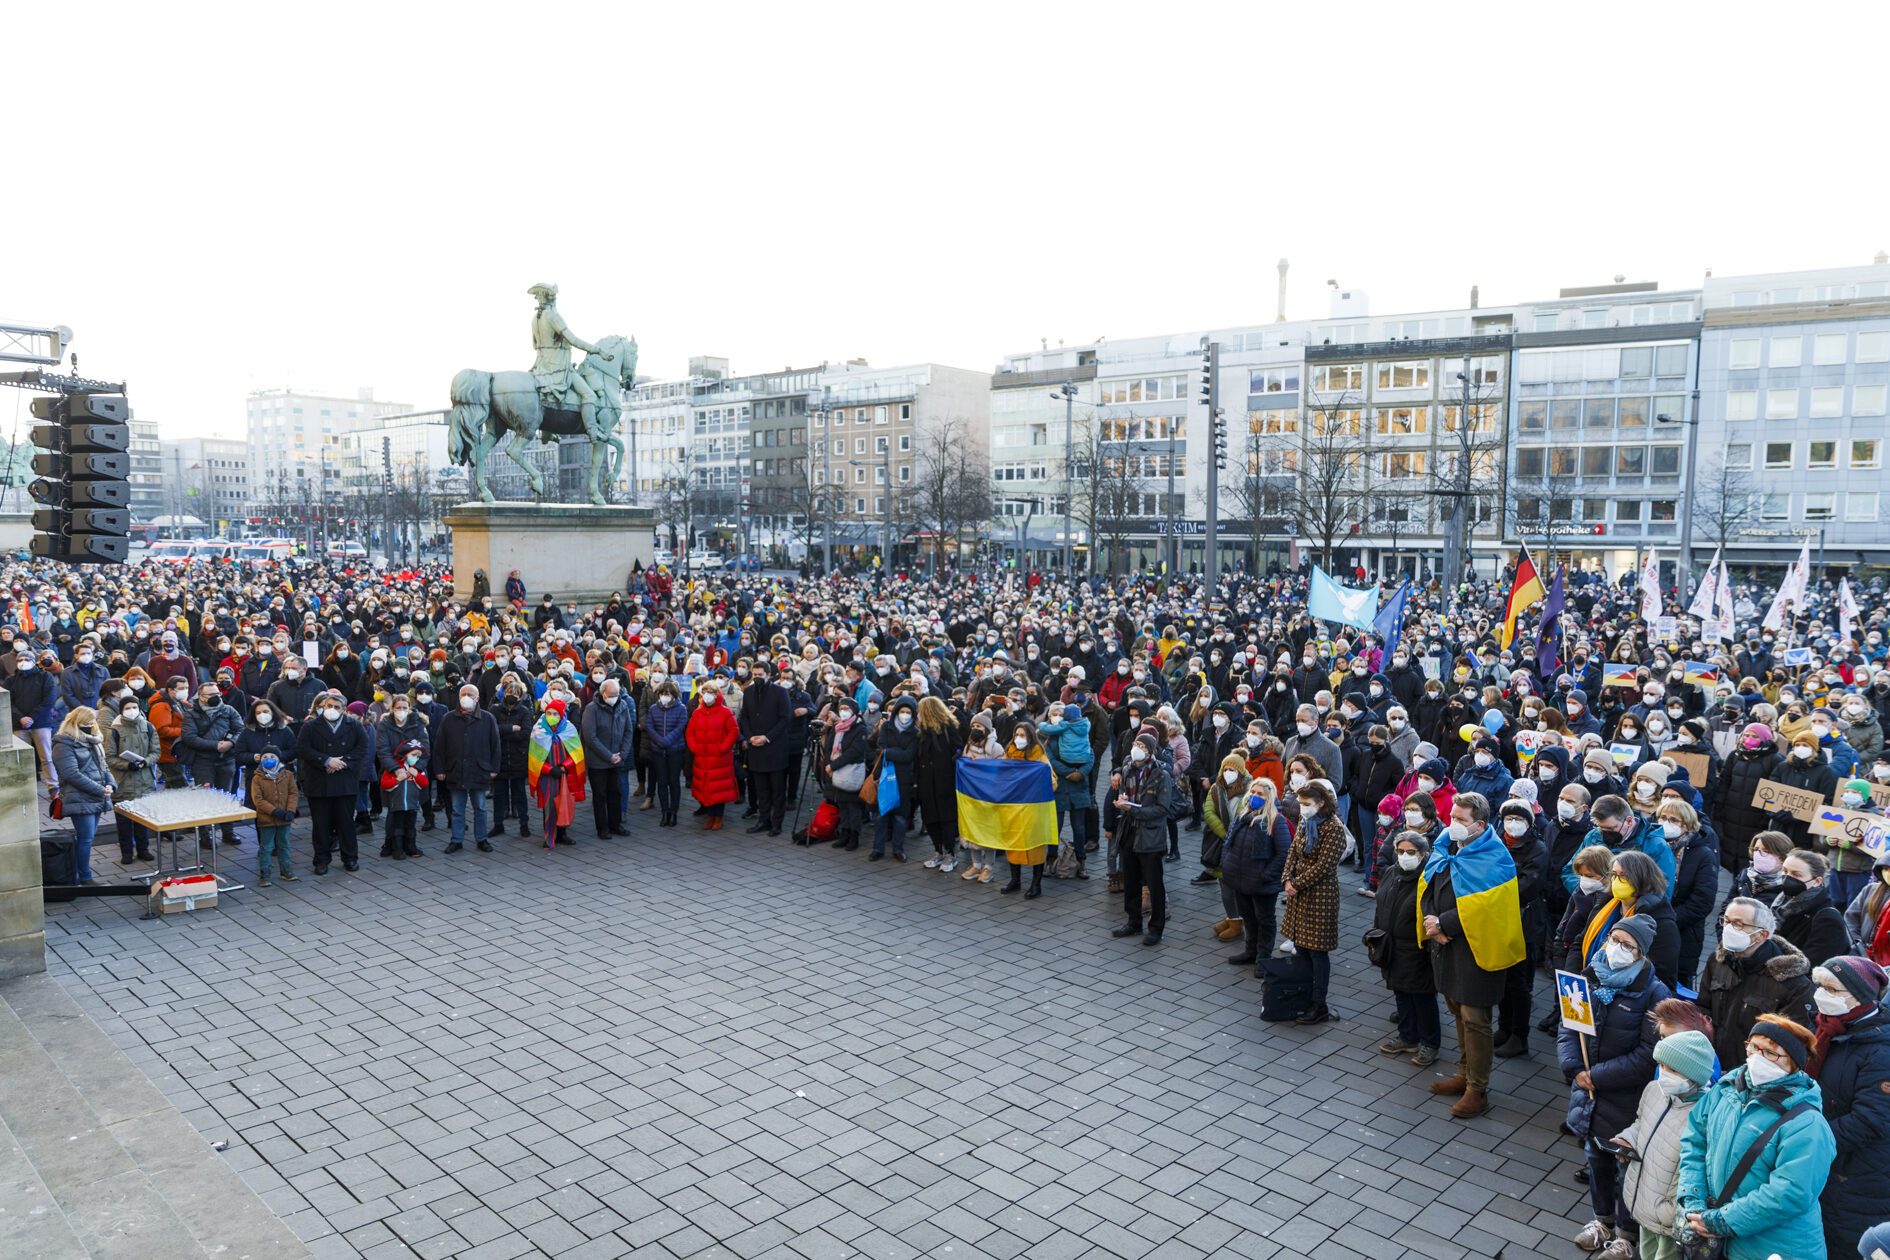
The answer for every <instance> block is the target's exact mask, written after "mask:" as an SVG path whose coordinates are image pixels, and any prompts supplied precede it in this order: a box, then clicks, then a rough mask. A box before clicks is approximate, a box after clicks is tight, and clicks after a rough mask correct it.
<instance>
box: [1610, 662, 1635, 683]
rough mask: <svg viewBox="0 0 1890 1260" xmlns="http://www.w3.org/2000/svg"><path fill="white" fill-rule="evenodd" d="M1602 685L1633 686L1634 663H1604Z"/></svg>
mask: <svg viewBox="0 0 1890 1260" xmlns="http://www.w3.org/2000/svg"><path fill="white" fill-rule="evenodd" d="M1601 685H1602V686H1603V687H1633V686H1636V685H1638V684H1636V682H1635V681H1634V667H1633V666H1632V665H1603V666H1602V667H1601Z"/></svg>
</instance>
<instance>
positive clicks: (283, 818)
mask: <svg viewBox="0 0 1890 1260" xmlns="http://www.w3.org/2000/svg"><path fill="white" fill-rule="evenodd" d="M269 816H270V817H271V818H273V819H275V820H276V821H277V822H289V821H291V820H293V819H294V818H295V815H294V814H291V813H290V812H289V811H288V810H286V809H278V810H274V811H272V812H271V813H270V815H269Z"/></svg>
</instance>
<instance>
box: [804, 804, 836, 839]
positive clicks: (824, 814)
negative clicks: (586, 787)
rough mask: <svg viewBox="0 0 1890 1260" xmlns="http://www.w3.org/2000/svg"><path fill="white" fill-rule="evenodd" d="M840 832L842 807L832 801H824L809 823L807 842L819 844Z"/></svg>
mask: <svg viewBox="0 0 1890 1260" xmlns="http://www.w3.org/2000/svg"><path fill="white" fill-rule="evenodd" d="M839 832H840V807H839V806H838V805H835V804H834V803H833V802H832V801H822V802H821V803H820V805H819V807H818V808H817V809H815V810H814V816H813V817H812V818H811V819H809V820H808V823H807V842H808V843H809V844H819V843H820V842H821V841H823V840H831V839H833V838H834V837H835V836H836V835H838V834H839Z"/></svg>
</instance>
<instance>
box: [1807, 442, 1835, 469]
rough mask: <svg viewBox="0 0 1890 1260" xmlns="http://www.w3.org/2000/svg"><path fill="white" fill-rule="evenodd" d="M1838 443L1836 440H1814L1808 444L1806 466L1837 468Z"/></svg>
mask: <svg viewBox="0 0 1890 1260" xmlns="http://www.w3.org/2000/svg"><path fill="white" fill-rule="evenodd" d="M1837 445H1838V444H1837V443H1836V442H1831V441H1814V442H1811V443H1809V444H1807V446H1806V448H1805V467H1807V468H1836V467H1837Z"/></svg>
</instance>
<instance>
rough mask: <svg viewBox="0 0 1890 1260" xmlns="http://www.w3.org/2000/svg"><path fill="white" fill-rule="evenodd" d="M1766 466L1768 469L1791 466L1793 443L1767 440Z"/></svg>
mask: <svg viewBox="0 0 1890 1260" xmlns="http://www.w3.org/2000/svg"><path fill="white" fill-rule="evenodd" d="M1765 466H1766V468H1768V469H1774V468H1790V467H1791V466H1792V444H1791V443H1790V442H1767V443H1766V444H1765Z"/></svg>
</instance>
